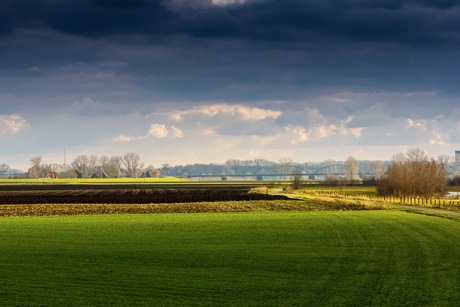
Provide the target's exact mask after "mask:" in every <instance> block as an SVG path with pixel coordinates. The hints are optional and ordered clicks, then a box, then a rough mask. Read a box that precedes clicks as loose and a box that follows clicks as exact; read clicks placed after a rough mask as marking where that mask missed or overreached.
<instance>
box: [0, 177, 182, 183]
mask: <svg viewBox="0 0 460 307" xmlns="http://www.w3.org/2000/svg"><path fill="white" fill-rule="evenodd" d="M176 182H184V180H183V179H181V178H177V177H165V178H151V177H150V178H57V179H53V178H30V179H0V184H21V183H22V184H31V183H36V184H41V183H53V184H108V183H110V184H117V183H176Z"/></svg>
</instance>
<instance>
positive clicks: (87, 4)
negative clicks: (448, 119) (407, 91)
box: [0, 0, 460, 46]
mask: <svg viewBox="0 0 460 307" xmlns="http://www.w3.org/2000/svg"><path fill="white" fill-rule="evenodd" d="M191 2H193V1H191ZM200 3H201V4H202V5H199V6H197V7H193V6H185V5H182V6H181V5H180V4H175V2H174V1H167V0H164V1H153V0H151V1H148V0H135V1H122V0H117V1H109V0H80V1H76V0H73V1H64V2H63V1H56V0H47V1H6V2H5V3H3V4H1V5H0V6H1V7H0V8H1V10H0V14H1V16H0V17H2V18H0V33H3V34H5V33H8V32H10V31H11V29H12V28H14V27H33V26H46V27H50V28H52V29H54V30H56V31H59V32H64V33H71V34H77V35H81V36H88V37H101V36H111V35H129V34H140V35H160V34H161V35H172V34H185V35H189V36H194V37H213V38H240V39H248V40H266V41H299V42H312V41H318V40H339V41H340V40H343V41H358V42H359V41H373V42H390V43H392V42H395V43H404V44H409V45H418V46H420V45H433V44H441V43H455V44H458V43H459V41H458V40H459V38H458V34H459V31H460V30H459V29H460V7H459V4H458V1H450V0H441V1H435V0H421V1H396V0H390V1H388V0H385V1H383V0H376V1H365V0H330V1H299V0H268V1H254V2H248V3H246V4H241V5H228V6H222V5H220V6H216V5H211V3H210V1H209V2H207V3H208V5H203V3H206V2H204V1H200Z"/></svg>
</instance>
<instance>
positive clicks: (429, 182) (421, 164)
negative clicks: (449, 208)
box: [377, 149, 449, 197]
mask: <svg viewBox="0 0 460 307" xmlns="http://www.w3.org/2000/svg"><path fill="white" fill-rule="evenodd" d="M448 160H449V157H448V156H439V157H438V159H437V160H435V159H433V158H429V157H428V156H427V155H426V153H425V152H424V151H423V150H420V149H412V150H409V151H408V152H407V153H405V154H397V155H395V156H394V157H393V160H392V163H391V165H390V166H389V167H388V169H387V172H386V174H385V176H384V177H383V178H381V179H380V180H379V182H378V185H377V191H378V193H379V194H380V195H394V196H400V197H437V196H442V195H445V194H446V192H447V182H448V174H447V169H446V165H447V162H448Z"/></svg>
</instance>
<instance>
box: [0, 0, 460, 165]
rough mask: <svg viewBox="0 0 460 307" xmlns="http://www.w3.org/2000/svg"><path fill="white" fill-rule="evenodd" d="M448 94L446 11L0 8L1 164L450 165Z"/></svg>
mask: <svg viewBox="0 0 460 307" xmlns="http://www.w3.org/2000/svg"><path fill="white" fill-rule="evenodd" d="M459 81H460V4H459V2H458V1H454V0H420V1H415V0H407V1H399V0H318V1H306V0H130V1H123V0H67V1H58V0H2V1H0V164H1V163H6V164H8V165H9V166H10V167H12V168H18V169H22V170H27V168H28V167H29V166H30V162H29V160H30V159H31V158H32V157H35V156H40V157H42V162H44V163H61V164H62V163H64V162H66V163H67V164H69V163H70V162H72V161H73V159H74V158H75V157H76V156H77V155H98V156H100V155H107V156H113V155H121V154H123V153H126V152H135V153H138V154H139V155H140V156H141V159H142V160H143V161H144V162H145V163H146V165H149V164H151V165H153V166H154V167H161V165H162V164H166V163H168V164H171V165H177V164H190V163H224V162H225V161H226V160H228V159H240V160H248V159H256V158H263V159H267V160H271V161H278V160H279V159H281V158H283V157H289V158H292V159H293V160H294V161H296V162H307V161H317V162H320V161H325V160H328V159H334V160H339V161H343V160H345V159H346V158H347V157H348V156H353V157H355V158H356V159H359V160H390V159H391V158H392V156H393V155H394V154H396V153H400V152H404V151H406V150H408V149H412V148H420V149H423V150H425V151H426V152H427V153H428V154H429V155H430V156H437V155H440V154H447V155H449V156H452V155H453V154H454V151H455V150H460V86H459ZM64 153H65V154H64ZM64 159H65V160H66V161H64Z"/></svg>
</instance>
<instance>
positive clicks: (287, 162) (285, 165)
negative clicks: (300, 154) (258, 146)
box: [278, 157, 295, 174]
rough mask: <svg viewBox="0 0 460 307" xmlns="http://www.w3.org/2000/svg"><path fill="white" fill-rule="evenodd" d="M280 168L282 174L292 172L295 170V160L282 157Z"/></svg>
mask: <svg viewBox="0 0 460 307" xmlns="http://www.w3.org/2000/svg"><path fill="white" fill-rule="evenodd" d="M278 162H279V170H280V172H281V174H290V173H292V172H293V171H294V167H295V165H294V160H292V158H290V157H282V158H280V159H279V161H278Z"/></svg>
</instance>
